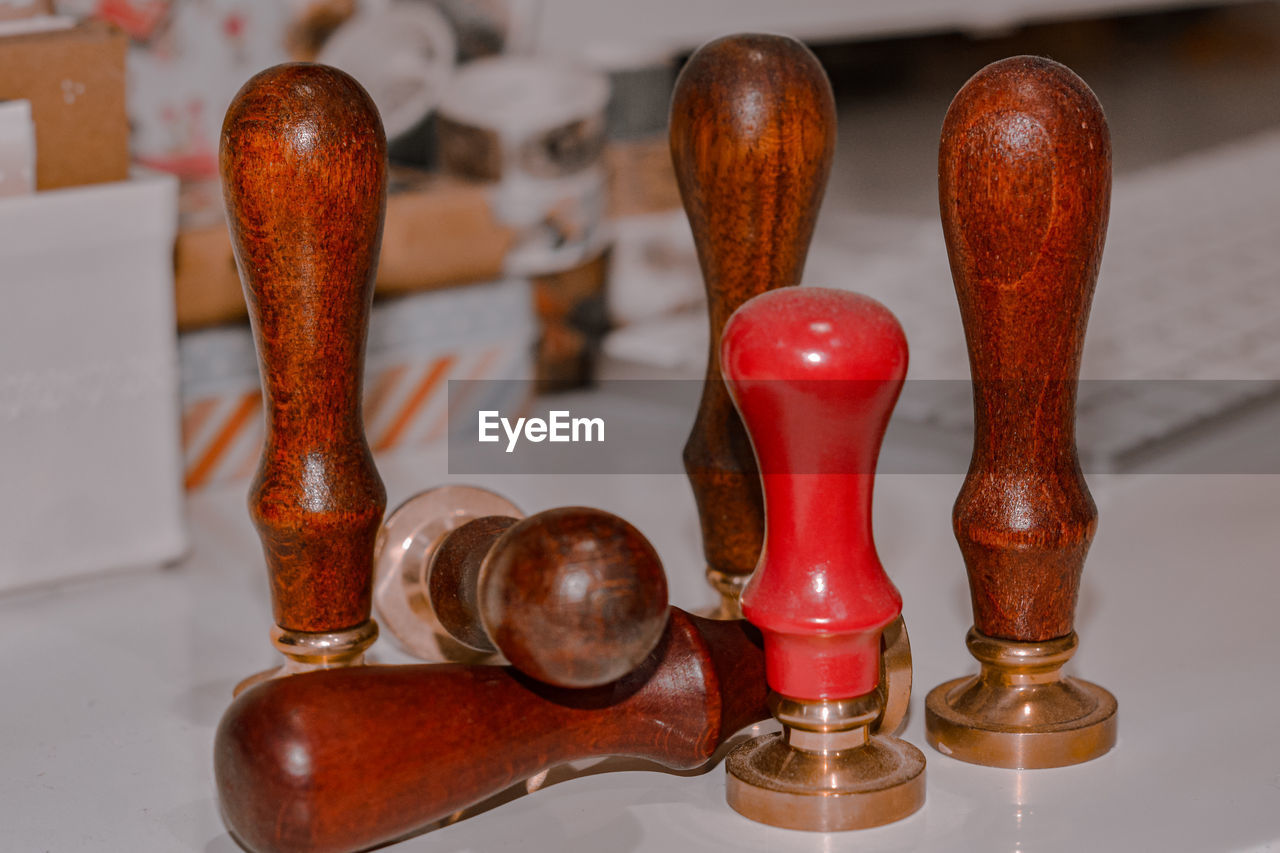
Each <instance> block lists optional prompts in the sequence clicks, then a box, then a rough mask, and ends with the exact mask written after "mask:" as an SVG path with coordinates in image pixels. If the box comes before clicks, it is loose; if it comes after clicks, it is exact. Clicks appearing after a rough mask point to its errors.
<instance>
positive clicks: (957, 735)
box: [925, 630, 1117, 770]
mask: <svg viewBox="0 0 1280 853" xmlns="http://www.w3.org/2000/svg"><path fill="white" fill-rule="evenodd" d="M966 642H967V644H968V646H969V651H970V652H971V653H972V654H973V656H974V657H976V658H977V659H978V660H979V662H981V664H982V670H981V672H980V673H979V674H978V675H976V676H969V677H966V678H957V679H955V680H953V681H948V682H946V683H945V684H941V685H939V686H937V687H935V688H934V689H933V690H931V691H929V695H928V697H927V698H926V699H925V734H926V738H927V739H928V741H929V744H930V746H932V747H934V748H935V749H937V750H938V751H939V752H941V753H942V754H943V755H948V756H950V757H952V758H957V759H959V760H961V761H967V762H969V763H970V764H983V765H986V766H988V767H1008V768H1014V769H1024V770H1028V769H1036V768H1045V767H1064V766H1066V765H1070V764H1080V763H1082V762H1085V761H1090V760H1092V759H1094V758H1097V757H1099V756H1101V755H1104V754H1105V753H1106V752H1107V751H1108V750H1110V749H1111V747H1113V746H1114V745H1115V742H1116V730H1117V715H1116V711H1117V704H1116V699H1115V697H1114V696H1112V695H1111V694H1110V693H1109V692H1107V691H1106V690H1104V689H1103V688H1101V687H1099V686H1098V685H1096V684H1092V683H1090V682H1088V681H1082V680H1080V679H1076V678H1068V677H1067V676H1065V675H1063V674H1062V671H1061V670H1062V665H1063V664H1064V663H1066V662H1067V660H1068V659H1070V657H1071V655H1072V654H1074V653H1075V649H1076V644H1077V640H1076V635H1075V634H1074V633H1072V634H1069V635H1067V636H1066V637H1062V638H1059V639H1056V640H1048V641H1046V642H1043V643H1018V642H1013V641H1009V640H998V639H994V638H992V637H985V636H983V635H981V634H978V633H977V632H976V631H973V630H970V631H969V636H968V638H967V639H966Z"/></svg>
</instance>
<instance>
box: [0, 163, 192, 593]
mask: <svg viewBox="0 0 1280 853" xmlns="http://www.w3.org/2000/svg"><path fill="white" fill-rule="evenodd" d="M176 184H177V182H176V181H175V180H174V179H173V178H171V177H168V176H151V177H137V178H135V179H133V180H129V181H123V182H119V183H111V184H97V185H94V186H91V187H77V188H74V189H65V190H55V191H51V192H44V193H36V194H34V195H29V196H19V197H13V198H6V199H0V268H3V269H4V277H3V279H0V292H2V298H3V300H4V305H5V309H4V310H3V311H0V471H3V472H4V476H3V477H2V478H0V590H3V589H10V588H15V587H23V586H29V585H33V584H40V583H47V582H51V581H59V580H63V579H66V578H72V577H77V576H84V575H90V574H95V573H98V572H102V571H107V570H111V569H119V568H124V567H133V566H142V565H155V564H159V563H163V562H166V561H169V560H173V559H175V558H177V557H178V556H180V555H181V554H182V553H183V551H184V550H185V548H186V531H185V526H184V519H183V500H182V498H183V495H182V471H181V448H180V447H179V434H178V365H177V347H176V342H175V339H174V331H173V264H172V251H173V238H174V232H175V230H176V229H175V222H176V217H177V188H176Z"/></svg>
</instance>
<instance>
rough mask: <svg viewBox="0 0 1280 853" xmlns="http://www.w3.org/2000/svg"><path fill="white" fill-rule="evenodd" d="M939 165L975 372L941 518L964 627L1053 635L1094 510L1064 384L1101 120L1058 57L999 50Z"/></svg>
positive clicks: (1073, 364)
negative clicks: (955, 545)
mask: <svg viewBox="0 0 1280 853" xmlns="http://www.w3.org/2000/svg"><path fill="white" fill-rule="evenodd" d="M938 170H939V177H938V198H939V203H940V205H941V208H942V226H943V230H944V232H945V235H946V240H947V251H948V253H949V254H950V258H951V273H952V276H953V278H954V279H955V287H956V296H957V297H958V299H959V301H960V313H961V316H962V318H963V320H964V327H965V335H966V337H967V339H968V344H969V360H970V366H971V368H972V373H973V379H974V413H975V424H974V426H975V429H974V444H973V458H972V461H971V462H970V466H969V475H968V477H967V478H966V480H965V483H964V486H963V488H962V490H961V492H960V496H959V497H958V498H957V499H956V505H955V511H954V513H953V516H952V518H953V522H954V526H955V532H956V537H957V539H958V540H959V542H960V548H961V551H962V552H963V553H964V559H965V564H966V566H967V568H968V572H969V585H970V589H971V592H972V595H973V612H974V626H975V627H976V628H977V630H978V631H979V632H980V633H983V634H986V635H988V636H991V637H1001V638H1004V639H1010V640H1022V641H1040V640H1048V639H1052V638H1054V637H1060V636H1064V635H1066V634H1068V633H1069V632H1070V631H1071V630H1072V621H1073V618H1074V613H1075V603H1076V594H1077V591H1078V589H1079V584H1080V572H1081V569H1082V568H1083V566H1084V559H1085V554H1086V552H1087V551H1088V549H1089V543H1090V542H1091V541H1092V539H1093V533H1094V528H1095V526H1096V522H1097V509H1096V508H1095V507H1094V503H1093V499H1092V498H1091V497H1090V495H1089V489H1088V487H1087V486H1086V484H1085V481H1084V477H1083V475H1082V474H1081V471H1080V463H1079V460H1078V458H1077V455H1076V445H1075V398H1076V387H1077V379H1078V376H1079V372H1080V352H1081V347H1082V345H1083V343H1084V332H1085V325H1086V323H1087V322H1088V316H1089V304H1090V301H1091V300H1092V298H1093V290H1094V284H1095V282H1096V280H1097V275H1098V265H1099V263H1100V261H1101V258H1102V243H1103V237H1104V235H1105V232H1106V225H1107V212H1108V209H1109V206H1110V196H1111V144H1110V137H1109V134H1108V131H1107V122H1106V118H1105V116H1104V115H1103V113H1102V108H1101V107H1100V106H1099V104H1098V101H1097V99H1096V98H1095V97H1094V95H1093V92H1091V91H1090V90H1089V87H1088V86H1086V85H1085V83H1084V82H1083V81H1082V80H1081V79H1080V78H1079V77H1077V76H1076V75H1075V74H1073V73H1072V72H1071V71H1070V70H1068V69H1067V68H1065V67H1063V66H1062V65H1059V64H1057V63H1055V62H1051V61H1049V60H1047V59H1040V58H1037V57H1027V56H1022V57H1015V58H1012V59H1006V60H1004V61H1001V62H997V63H994V64H992V65H989V66H987V67H986V68H985V69H983V70H982V71H980V72H979V73H978V74H976V75H975V76H974V77H973V78H972V79H971V80H970V81H969V82H968V83H966V84H965V86H964V88H963V89H961V90H960V93H959V94H958V95H956V98H955V100H954V101H953V102H952V104H951V108H950V109H949V110H948V111H947V117H946V121H945V122H944V124H943V128H942V144H941V148H940V151H939V154H938Z"/></svg>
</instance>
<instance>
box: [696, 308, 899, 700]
mask: <svg viewBox="0 0 1280 853" xmlns="http://www.w3.org/2000/svg"><path fill="white" fill-rule="evenodd" d="M721 359H722V362H723V364H724V374H725V381H726V383H727V385H728V387H729V390H730V391H731V392H732V394H733V400H734V403H736V404H737V407H738V411H739V412H741V413H742V420H743V423H745V424H746V427H747V431H748V432H749V433H750V434H751V441H752V444H753V445H754V446H755V450H756V459H757V461H758V462H759V465H760V472H761V477H762V480H763V483H764V499H765V516H766V518H767V520H768V527H769V536H768V538H767V539H766V540H765V547H764V553H762V554H761V555H760V565H759V568H757V569H756V572H755V574H753V575H752V576H751V581H750V582H749V583H748V584H747V588H746V589H745V590H744V591H743V593H742V611H743V613H744V615H745V616H746V617H747V619H749V620H751V623H752V624H754V625H755V626H756V627H758V628H759V629H760V630H761V632H762V633H763V634H764V643H765V646H764V647H765V655H766V660H767V673H768V678H769V686H770V687H772V688H773V689H774V690H776V691H777V692H779V693H781V694H783V695H784V696H789V697H791V698H793V699H803V700H813V699H844V698H850V697H854V696H862V695H864V694H867V693H870V692H871V691H873V690H875V689H876V685H877V683H878V682H879V678H880V635H881V633H882V632H883V630H884V628H885V627H886V626H887V625H888V624H889V623H890V622H892V621H893V620H894V619H895V618H897V616H898V614H899V613H901V612H902V597H901V596H900V595H899V594H898V591H897V589H895V588H894V586H893V584H892V583H891V582H890V581H889V578H888V577H887V576H886V575H885V573H884V568H883V567H882V566H881V565H880V558H879V556H877V554H876V547H875V542H874V540H873V538H872V531H871V494H872V487H873V485H874V483H875V471H876V459H877V457H878V456H879V454H880V442H881V440H882V439H883V438H884V432H885V427H886V426H887V425H888V423H889V415H890V413H891V412H892V411H893V406H894V403H895V402H897V399H898V394H899V393H900V392H901V391H902V382H903V379H904V377H905V376H906V373H907V341H906V337H905V336H904V335H903V332H902V327H901V326H900V325H898V321H897V320H896V319H895V318H894V316H893V315H892V314H891V313H889V311H888V309H886V308H885V307H884V306H883V305H881V304H880V303H879V302H876V301H875V300H874V299H870V298H868V297H865V296H861V295H859V294H856V293H850V292H847V291H839V290H825V289H820V288H816V287H804V288H798V289H795V290H781V291H775V292H773V293H766V294H763V295H761V296H757V297H756V298H754V299H752V300H751V301H750V302H748V303H747V304H745V305H743V306H742V307H741V308H739V309H738V311H737V312H736V313H735V314H734V315H733V317H731V318H730V319H729V323H728V324H727V325H726V326H725V330H724V340H723V342H722V344H721Z"/></svg>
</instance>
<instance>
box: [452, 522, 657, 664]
mask: <svg viewBox="0 0 1280 853" xmlns="http://www.w3.org/2000/svg"><path fill="white" fill-rule="evenodd" d="M427 589H428V594H429V597H430V600H431V605H432V608H433V609H434V610H435V613H436V616H437V618H438V619H439V620H440V624H441V625H442V626H443V627H444V628H445V630H446V631H448V632H449V633H450V634H452V635H453V637H454V638H455V639H457V640H458V641H460V642H462V643H465V644H467V645H470V646H471V647H472V648H477V649H480V650H481V651H493V650H494V649H496V650H498V651H500V652H502V654H503V656H504V657H506V659H507V660H508V661H510V662H511V664H512V665H513V666H515V667H516V668H517V669H519V670H520V671H521V672H523V673H525V674H526V675H528V676H530V677H532V678H535V679H537V680H538V681H541V682H544V683H546V684H554V685H556V686H558V687H597V686H599V685H602V684H607V683H609V682H611V681H616V680H617V679H619V678H621V677H622V676H624V675H626V674H627V673H629V672H631V671H632V670H634V669H635V668H636V667H637V666H638V665H639V664H640V663H641V662H642V661H644V660H645V659H646V658H647V657H648V656H649V653H650V652H651V651H652V650H653V648H654V646H655V645H656V644H657V643H658V641H659V639H660V638H661V637H662V634H663V627H664V626H665V625H666V622H667V609H668V608H667V577H666V574H665V573H664V572H663V570H662V561H661V560H659V559H658V554H657V552H656V551H655V550H654V548H653V546H652V545H651V544H649V540H648V539H646V538H645V537H644V535H643V534H642V533H641V532H640V531H639V530H637V529H636V528H635V527H633V526H631V525H630V524H629V523H627V522H626V521H624V520H623V519H621V518H619V517H618V516H616V515H613V514H612V513H608V512H605V511H604V510H599V509H591V508H589V507H561V508H558V509H550V510H547V511H546V512H540V513H538V514H537V515H534V516H530V517H529V518H526V519H522V520H516V519H514V518H504V517H502V516H485V517H483V518H477V519H475V520H473V521H470V522H468V523H466V524H464V525H463V526H461V527H459V528H458V529H457V530H454V531H452V532H451V533H449V534H448V535H447V536H446V537H445V538H444V540H443V541H442V542H441V543H440V545H439V546H438V547H437V549H436V551H435V554H434V555H433V556H432V558H431V565H430V571H429V573H428V579H427ZM477 629H478V632H479V634H480V636H479V637H477ZM477 641H488V647H487V648H486V646H485V645H481V644H480V642H477Z"/></svg>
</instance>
